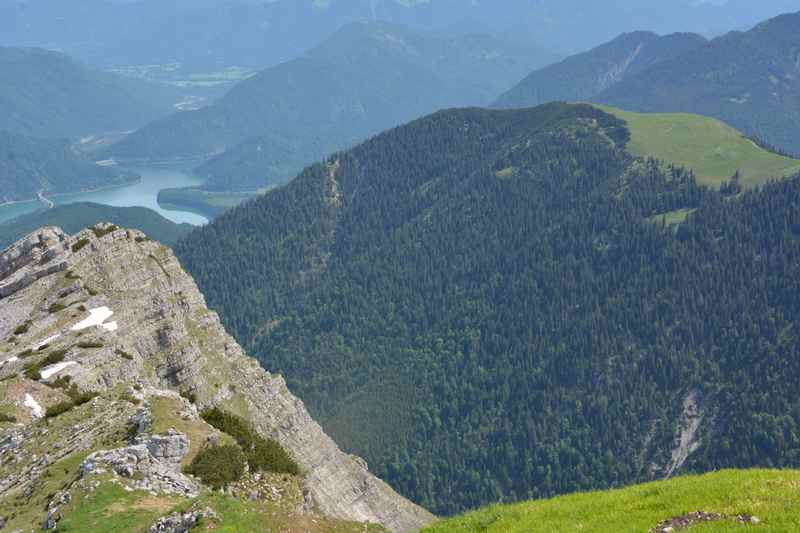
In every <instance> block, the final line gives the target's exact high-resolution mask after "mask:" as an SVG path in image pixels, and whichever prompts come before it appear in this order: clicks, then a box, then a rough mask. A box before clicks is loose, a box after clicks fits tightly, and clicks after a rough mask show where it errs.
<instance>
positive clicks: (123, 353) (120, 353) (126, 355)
mask: <svg viewBox="0 0 800 533" xmlns="http://www.w3.org/2000/svg"><path fill="white" fill-rule="evenodd" d="M114 353H115V354H117V355H118V356H120V357H122V358H123V359H127V360H128V361H133V356H132V355H131V354H129V353H128V352H126V351H124V350H120V349H116V350H114Z"/></svg>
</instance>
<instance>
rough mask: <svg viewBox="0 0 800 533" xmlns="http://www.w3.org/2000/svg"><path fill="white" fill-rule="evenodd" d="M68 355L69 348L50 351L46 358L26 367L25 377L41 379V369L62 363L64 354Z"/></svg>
mask: <svg viewBox="0 0 800 533" xmlns="http://www.w3.org/2000/svg"><path fill="white" fill-rule="evenodd" d="M66 355H67V350H55V351H52V352H50V353H49V354H47V357H45V358H44V359H42V360H40V361H38V362H36V363H33V364H30V365H28V366H27V367H25V377H27V378H28V379H31V380H33V381H39V380H40V379H42V374H41V370H42V369H43V368H44V367H46V366H50V365H54V364H56V363H60V362H61V361H63V360H64V356H66Z"/></svg>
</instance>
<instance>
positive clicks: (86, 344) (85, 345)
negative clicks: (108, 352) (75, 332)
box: [78, 341, 103, 349]
mask: <svg viewBox="0 0 800 533" xmlns="http://www.w3.org/2000/svg"><path fill="white" fill-rule="evenodd" d="M102 347H103V343H102V342H99V341H86V342H79V343H78V348H84V349H87V348H102Z"/></svg>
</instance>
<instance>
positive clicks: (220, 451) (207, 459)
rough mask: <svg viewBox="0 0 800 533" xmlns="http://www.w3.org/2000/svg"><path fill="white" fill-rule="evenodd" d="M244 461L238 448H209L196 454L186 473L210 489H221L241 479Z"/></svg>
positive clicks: (228, 446) (230, 446)
mask: <svg viewBox="0 0 800 533" xmlns="http://www.w3.org/2000/svg"><path fill="white" fill-rule="evenodd" d="M245 460H246V459H245V456H244V453H242V450H241V449H240V448H239V447H238V446H233V445H227V446H209V447H208V448H205V449H203V450H202V451H200V453H198V454H197V456H196V457H195V458H194V460H192V463H191V464H190V465H189V467H188V468H187V469H186V472H187V473H189V474H192V475H195V476H197V477H199V478H200V479H201V480H202V481H203V483H204V484H206V485H208V486H210V487H213V488H215V489H221V488H223V487H226V486H227V485H229V484H231V483H235V482H236V481H239V479H241V477H242V475H243V474H244V467H245Z"/></svg>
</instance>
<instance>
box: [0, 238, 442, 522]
mask: <svg viewBox="0 0 800 533" xmlns="http://www.w3.org/2000/svg"><path fill="white" fill-rule="evenodd" d="M0 278H2V279H0V331H2V336H3V338H6V339H11V341H10V342H8V343H6V344H5V345H4V346H3V347H2V352H3V355H2V356H1V357H2V362H0V375H2V377H0V380H1V381H0V387H2V391H3V394H2V395H0V410H2V414H3V415H4V417H3V418H2V421H0V454H2V455H4V456H5V455H7V454H14V456H15V457H16V458H17V461H16V462H14V463H11V464H10V463H8V462H4V463H3V465H2V466H0V469H2V471H3V475H2V479H3V482H2V483H0V513H2V514H3V516H4V517H8V520H9V521H10V522H9V523H8V525H9V527H12V528H13V527H16V526H23V525H26V526H27V525H28V524H27V523H26V522H25V520H29V519H31V518H33V519H34V520H36V525H37V526H38V524H41V523H43V522H40V521H39V520H42V521H44V523H53V524H55V523H57V522H61V521H63V522H64V523H65V524H68V523H72V522H70V515H69V513H68V509H70V503H69V502H70V501H71V498H76V499H77V500H81V494H82V492H81V491H82V490H84V489H82V487H83V486H84V485H83V484H81V483H78V484H77V485H74V486H72V488H71V489H70V490H72V489H74V491H75V492H74V493H72V496H71V497H70V496H66V497H65V496H64V493H63V492H57V493H56V494H48V493H47V492H40V491H47V490H48V489H47V483H42V481H41V480H42V479H46V476H47V474H46V472H47V471H48V470H47V468H48V467H49V464H50V463H47V462H46V463H44V464H43V465H42V464H40V463H37V461H38V458H37V455H36V454H37V453H38V450H40V449H41V447H42V446H47V442H48V439H49V438H50V437H47V432H42V431H41V429H42V428H44V427H45V424H46V423H49V424H51V425H52V424H55V425H56V426H57V427H59V428H60V429H59V431H60V433H59V438H60V439H61V440H60V443H61V444H59V445H57V446H55V447H53V445H52V443H50V444H49V446H50V448H49V449H50V453H51V456H52V458H51V462H52V464H53V466H55V467H58V466H59V465H60V464H66V463H62V461H67V460H68V459H69V460H71V461H73V462H72V463H70V464H72V465H73V466H71V467H66V470H67V471H71V469H72V468H74V467H75V463H74V460H77V459H79V458H81V457H87V454H89V453H90V452H94V453H93V454H92V455H89V456H88V459H86V460H83V462H82V463H80V462H79V463H78V464H81V465H82V466H81V471H82V472H83V474H82V475H81V474H80V473H79V475H78V479H79V480H81V479H87V478H88V479H87V481H88V482H91V481H92V480H93V479H94V480H96V483H95V484H96V485H97V484H102V483H108V482H111V483H112V484H113V483H116V484H120V483H122V484H123V485H124V486H128V487H129V488H132V489H133V491H134V492H135V493H136V494H141V492H136V491H141V490H142V484H144V487H145V490H147V489H148V488H149V490H150V492H152V493H154V494H157V495H161V497H163V498H167V499H168V500H169V501H170V502H172V504H169V505H168V506H167V507H166V509H165V511H167V510H168V509H169V508H171V507H173V506H174V505H176V504H178V505H183V506H185V505H187V504H190V503H191V502H192V498H196V497H197V495H198V494H199V495H200V496H202V495H203V494H207V489H205V488H203V484H201V483H200V479H198V478H197V477H191V478H189V477H187V476H186V475H185V472H186V469H185V468H184V469H183V470H180V468H179V466H178V463H180V464H185V462H186V461H187V460H188V455H187V454H191V455H193V456H198V454H200V453H202V450H203V449H207V448H208V447H209V446H210V447H211V448H213V447H214V444H213V443H212V442H211V440H209V443H210V444H209V443H206V442H205V437H206V436H209V439H210V437H211V436H213V435H209V434H208V432H209V431H211V430H209V429H203V430H202V432H200V433H199V434H194V433H193V432H197V431H199V430H200V429H202V427H206V426H205V425H203V424H204V422H203V421H204V420H210V419H209V418H208V417H207V416H206V415H205V414H204V413H205V412H206V411H205V410H206V409H208V408H211V407H216V408H220V409H224V410H226V411H227V412H230V413H233V414H235V415H237V416H239V417H242V419H243V420H246V421H247V423H248V424H252V426H250V427H252V428H253V429H252V431H255V432H257V433H258V434H260V435H261V436H263V437H269V438H270V439H274V440H275V441H276V442H278V443H279V444H280V445H281V446H283V447H284V448H285V449H286V450H287V451H288V452H289V453H290V454H291V456H292V457H293V458H294V460H296V461H297V463H298V464H299V465H300V468H301V469H302V470H301V472H300V475H299V477H297V478H296V479H297V483H299V486H300V487H302V490H303V495H302V496H300V501H299V502H296V503H294V504H291V505H294V506H295V507H290V509H294V512H295V513H303V512H310V511H314V510H316V511H317V512H319V513H321V514H324V515H326V516H328V517H331V518H336V519H344V520H351V521H358V522H373V523H379V524H383V525H384V526H385V527H387V528H388V529H390V530H392V531H410V530H413V529H418V528H419V527H420V526H422V525H424V524H425V523H427V522H429V521H430V520H431V519H432V516H431V515H429V514H428V513H426V512H425V511H423V510H422V509H420V508H418V507H416V506H414V505H413V504H411V503H410V502H408V501H407V500H405V499H403V498H401V497H399V496H398V495H397V494H396V493H394V492H393V491H391V489H389V488H388V487H387V486H386V485H385V484H384V483H383V482H382V481H380V480H378V479H377V478H375V477H373V476H372V475H371V474H369V472H368V470H367V468H366V465H365V464H364V463H363V462H361V461H358V460H356V459H355V458H353V457H351V456H348V455H346V454H344V453H342V452H341V451H339V449H338V448H337V447H336V444H335V443H334V442H333V441H332V440H330V438H329V437H327V435H325V434H324V433H323V432H322V430H321V429H320V427H319V426H318V425H317V424H316V423H315V422H314V421H313V420H312V419H311V418H310V416H309V415H308V413H307V411H306V410H305V408H304V406H303V404H302V402H300V401H299V400H298V399H297V398H296V397H294V396H293V395H292V394H291V393H290V392H289V390H288V389H287V388H286V385H285V382H284V380H283V378H281V377H280V376H276V375H270V374H268V373H267V372H265V371H264V370H263V369H261V368H260V367H259V365H258V364H257V363H256V362H255V361H254V360H253V359H250V358H248V357H247V356H246V355H244V352H243V351H242V350H241V348H240V347H239V346H238V345H237V344H236V342H235V341H234V340H233V339H232V338H230V337H229V336H228V335H227V334H226V333H225V331H224V329H223V328H222V326H221V325H220V324H219V321H218V319H217V317H216V315H215V314H214V313H212V312H209V311H208V310H207V309H206V307H205V304H204V299H203V296H202V295H201V294H200V293H199V291H198V290H197V288H196V286H195V284H194V282H193V281H192V280H191V278H190V277H189V276H188V275H187V274H186V273H185V272H184V271H183V270H182V268H181V266H180V264H179V263H178V261H177V259H176V258H175V256H174V255H173V254H172V252H171V251H170V250H169V249H168V248H166V247H164V246H163V245H160V244H159V243H157V242H155V241H151V240H149V239H148V238H147V237H146V236H145V235H144V234H142V233H141V232H138V231H133V230H125V229H120V228H117V227H116V226H112V225H108V224H99V225H97V226H95V227H93V228H90V229H88V230H84V231H82V232H80V233H78V234H77V235H76V236H68V235H66V234H64V233H63V232H62V231H60V230H59V229H57V228H43V229H41V230H39V231H37V232H34V233H33V234H31V235H30V236H28V237H27V238H25V239H23V240H21V241H19V242H18V243H17V244H15V245H14V246H12V247H11V248H9V249H7V250H5V251H4V252H3V253H2V254H1V255H0ZM87 315H88V316H87ZM84 317H86V318H84ZM26 347H32V348H30V351H23V350H24V349H25V348H26ZM45 354H46V356H45ZM126 391H127V392H126ZM179 393H180V394H182V395H183V397H181V396H180V395H179ZM69 398H72V399H73V400H72V403H71V404H65V403H64V401H65V400H64V399H67V400H68V399H69ZM158 398H172V399H173V400H171V401H172V402H173V403H174V402H177V404H176V405H175V407H174V409H176V410H177V412H176V413H175V414H174V415H171V416H172V417H174V418H170V419H168V420H162V421H160V422H159V420H160V419H159V417H160V416H163V415H164V413H163V412H161V411H159V408H158V405H161V404H160V403H159V401H160V400H158ZM59 402H61V403H59ZM86 403H90V405H91V407H92V410H90V411H88V417H86V418H84V420H83V422H81V423H75V422H74V421H73V417H74V416H75V415H73V414H72V411H73V410H75V412H76V413H78V412H79V413H82V415H86V414H87V411H86V407H89V406H87V405H86ZM157 404H158V405H157ZM137 406H138V407H137ZM137 410H138V412H139V414H138V415H136V416H134V417H133V418H135V419H136V421H137V422H136V423H135V424H134V428H133V429H130V430H129V433H130V436H128V437H125V427H126V424H128V420H129V419H128V417H129V416H132V414H133V413H136V412H137ZM201 415H202V416H203V417H204V418H203V419H202V420H201ZM98 416H99V417H101V419H102V420H103V423H102V424H99V423H98V420H96V417H98ZM45 417H46V421H45V420H43V418H45ZM137 417H138V418H137ZM9 419H11V420H18V421H20V422H21V424H11V425H9V424H8V421H9ZM87 424H88V427H89V428H93V429H87ZM159 424H160V425H161V426H162V427H163V426H164V424H166V428H164V429H161V431H162V432H163V433H159V432H158V430H157V426H159ZM198 424H200V426H198ZM201 426H202V427H201ZM119 427H122V434H123V436H122V437H120V436H116V437H115V436H113V432H114V431H119ZM170 427H171V428H172V429H169V430H167V428H170ZM177 427H180V428H183V429H182V431H176V430H175V428H177ZM221 427H222V428H223V431H228V432H230V433H233V434H234V435H240V434H241V432H240V433H235V432H233V431H231V430H226V429H224V426H221ZM136 428H139V429H136ZM192 428H194V429H192ZM211 429H212V430H213V428H211ZM109 432H110V433H111V434H110V435H109V434H108V433H109ZM216 434H217V436H216V437H214V439H213V440H214V442H219V441H220V439H223V442H224V439H226V438H230V437H226V435H225V434H224V433H222V434H221V433H219V432H217V433H216ZM131 437H136V439H138V440H136V439H134V440H133V442H132V443H131V442H130V441H128V444H127V445H126V444H125V442H126V440H127V439H130V438H131ZM139 437H141V438H139ZM104 439H105V440H104ZM108 439H110V440H108ZM120 439H121V441H120ZM196 439H200V440H199V441H198V440H196ZM159 442H160V443H161V444H158V443H159ZM114 443H120V444H116V446H115V445H114ZM109 445H111V447H110V448H109V447H108V446H109ZM126 446H127V447H126ZM137 446H139V447H138V448H137ZM142 446H145V448H146V450H150V451H143V448H142ZM45 449H47V448H45ZM137 450H138V451H137ZM130 454H134V455H136V454H139V456H140V459H139V460H135V459H134V460H133V463H132V464H131V463H130V461H131V459H125V457H130ZM141 454H145V455H147V454H154V455H152V457H150V458H146V457H143V456H141ZM148 457H149V456H148ZM70 458H71V459H70ZM137 461H138V463H137ZM95 465H96V466H95ZM102 465H108V466H107V468H108V470H105V469H103V468H100V467H101V466H102ZM53 470H58V468H54V469H53ZM108 471H110V472H112V474H113V475H112V476H111V479H109V478H108V477H107V476H106V472H108ZM113 472H116V473H113ZM133 472H137V473H138V474H137V475H133ZM278 472H280V471H278ZM51 473H52V472H51ZM43 476H44V478H43ZM98 476H99V477H98ZM104 476H106V477H104ZM286 476H287V474H284V478H286ZM202 479H203V481H205V478H202ZM287 479H288V478H287ZM254 481H256V480H251V481H250V482H254ZM131 484H132V485H131ZM67 486H68V487H70V485H69V484H68V485H67ZM101 486H102V485H101ZM90 488H91V483H90ZM267 489H268V490H267V494H269V490H270V489H269V487H267ZM61 490H63V489H61ZM108 490H110V489H108ZM243 490H245V493H244V494H242V495H241V496H240V497H241V498H242V501H246V500H247V499H248V497H252V496H248V495H250V493H249V492H247V491H246V489H243ZM298 490H299V489H298ZM272 492H273V493H274V490H273V491H272ZM123 494H124V492H123ZM144 495H145V496H146V495H147V492H145V493H144ZM170 495H172V496H170ZM175 498H177V500H176V499H175ZM260 498H261V497H256V500H259V499H260ZM40 499H41V501H42V502H43V505H45V510H44V511H42V510H41V509H42V508H41V507H40V504H39V501H40ZM32 501H36V502H37V503H36V504H35V505H31V503H30V502H32ZM26 502H27V503H26ZM20 505H22V507H20ZM87 505H88V504H87ZM223 509H224V507H223V508H222V509H221V508H220V507H217V512H222V511H223ZM79 510H80V509H78V510H73V511H74V512H78V511H79ZM30 513H33V514H32V515H31V514H30ZM37 513H43V514H42V515H40V516H39V517H38V518H37ZM59 513H60V514H59ZM206 515H208V516H212V515H213V512H212V513H211V515H209V513H206ZM44 516H47V517H48V518H47V520H45V519H44ZM300 516H302V514H301V515H300ZM155 518H157V516H156V517H153V518H152V519H155ZM4 520H5V519H4ZM79 525H80V522H79ZM84 525H86V524H84ZM223 525H224V522H223ZM292 531H294V529H292Z"/></svg>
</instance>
